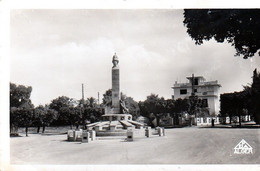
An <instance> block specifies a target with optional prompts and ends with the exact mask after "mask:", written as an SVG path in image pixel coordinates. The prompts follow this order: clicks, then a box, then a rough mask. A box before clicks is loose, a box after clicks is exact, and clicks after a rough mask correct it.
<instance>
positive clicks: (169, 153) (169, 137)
mask: <svg viewBox="0 0 260 171" xmlns="http://www.w3.org/2000/svg"><path fill="white" fill-rule="evenodd" d="M66 138H67V137H66V135H51V136H46V135H45V136H43V135H38V134H30V135H29V137H17V138H11V143H10V145H11V147H10V150H11V164H260V150H259V149H260V129H232V128H221V129H220V128H213V129H212V128H197V127H192V128H175V129H166V136H165V137H158V136H154V137H152V138H138V139H135V141H133V142H125V141H123V140H122V139H110V140H98V141H95V142H93V143H85V144H81V143H79V142H67V141H66ZM242 139H245V140H246V141H247V142H248V143H249V144H250V145H251V146H252V147H253V152H254V153H253V154H243V155H242V154H241V155H238V154H234V150H233V148H234V147H235V146H236V145H237V144H238V143H239V142H240V141H241V140H242Z"/></svg>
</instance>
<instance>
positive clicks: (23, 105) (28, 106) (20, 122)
mask: <svg viewBox="0 0 260 171" xmlns="http://www.w3.org/2000/svg"><path fill="white" fill-rule="evenodd" d="M31 92H32V87H30V86H28V87H26V86H24V85H18V86H17V85H16V84H13V83H10V131H11V133H12V132H13V130H16V131H17V129H18V127H21V126H25V132H26V136H28V127H29V126H31V124H32V122H33V108H34V106H33V104H32V102H31V100H30V96H31Z"/></svg>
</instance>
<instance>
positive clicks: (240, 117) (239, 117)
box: [239, 114, 241, 127]
mask: <svg viewBox="0 0 260 171" xmlns="http://www.w3.org/2000/svg"><path fill="white" fill-rule="evenodd" d="M239 127H241V114H239Z"/></svg>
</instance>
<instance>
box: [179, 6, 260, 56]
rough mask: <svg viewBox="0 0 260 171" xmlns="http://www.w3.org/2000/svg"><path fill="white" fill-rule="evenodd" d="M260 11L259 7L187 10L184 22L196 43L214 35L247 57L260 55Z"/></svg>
mask: <svg viewBox="0 0 260 171" xmlns="http://www.w3.org/2000/svg"><path fill="white" fill-rule="evenodd" d="M259 18H260V10H258V9H185V10H184V21H183V23H184V25H185V26H186V27H187V33H188V34H189V36H190V37H191V38H192V39H193V40H195V43H196V44H197V45H201V44H203V41H204V40H206V41H207V40H210V39H212V38H214V39H215V40H216V41H217V42H219V43H223V42H224V41H225V40H226V41H227V42H228V43H231V45H232V46H234V47H235V49H236V55H238V56H240V55H242V56H243V58H244V59H247V58H248V57H252V56H254V55H255V53H257V51H258V54H259V55H260V52H259V49H260V22H259Z"/></svg>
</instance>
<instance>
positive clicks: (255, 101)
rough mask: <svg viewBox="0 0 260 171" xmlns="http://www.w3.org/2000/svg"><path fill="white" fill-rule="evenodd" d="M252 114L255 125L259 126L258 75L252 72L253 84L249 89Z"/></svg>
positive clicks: (259, 91) (259, 89) (259, 93)
mask: <svg viewBox="0 0 260 171" xmlns="http://www.w3.org/2000/svg"><path fill="white" fill-rule="evenodd" d="M251 97H252V102H251V103H252V104H251V106H252V113H253V116H254V120H255V122H256V123H258V124H260V73H259V72H257V70H256V69H255V70H254V74H253V83H252V88H251Z"/></svg>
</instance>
